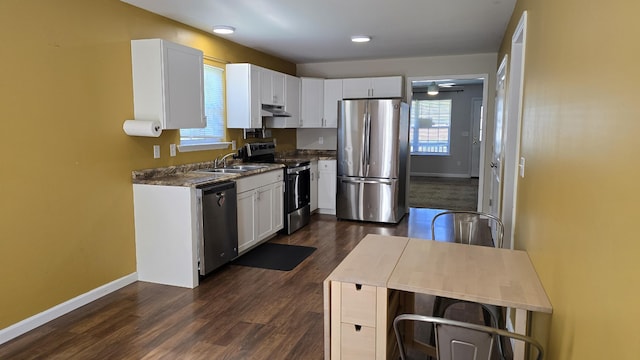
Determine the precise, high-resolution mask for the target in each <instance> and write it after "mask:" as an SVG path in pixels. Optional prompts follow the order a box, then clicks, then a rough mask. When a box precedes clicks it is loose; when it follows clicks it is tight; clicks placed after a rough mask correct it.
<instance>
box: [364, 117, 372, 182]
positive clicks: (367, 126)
mask: <svg viewBox="0 0 640 360" xmlns="http://www.w3.org/2000/svg"><path fill="white" fill-rule="evenodd" d="M364 134H365V135H364V138H365V140H364V159H365V161H364V175H365V176H368V175H369V163H370V161H371V159H370V158H371V114H369V112H367V113H366V114H365V120H364Z"/></svg>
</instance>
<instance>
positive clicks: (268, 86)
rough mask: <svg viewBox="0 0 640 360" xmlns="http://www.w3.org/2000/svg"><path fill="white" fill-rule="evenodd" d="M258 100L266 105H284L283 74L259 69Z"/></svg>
mask: <svg viewBox="0 0 640 360" xmlns="http://www.w3.org/2000/svg"><path fill="white" fill-rule="evenodd" d="M259 71H260V89H261V90H260V98H261V99H262V103H263V104H266V105H282V106H283V105H285V76H284V75H285V74H283V73H280V72H277V71H273V70H269V69H262V68H261V69H260V70H259Z"/></svg>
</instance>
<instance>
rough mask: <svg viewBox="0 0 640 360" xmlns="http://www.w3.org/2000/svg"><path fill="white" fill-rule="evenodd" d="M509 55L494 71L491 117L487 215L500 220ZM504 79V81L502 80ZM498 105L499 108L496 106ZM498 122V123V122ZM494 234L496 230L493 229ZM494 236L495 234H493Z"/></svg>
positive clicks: (505, 56)
mask: <svg viewBox="0 0 640 360" xmlns="http://www.w3.org/2000/svg"><path fill="white" fill-rule="evenodd" d="M508 63H509V55H507V54H505V55H504V57H503V58H502V60H501V61H500V65H499V66H498V71H496V88H495V90H496V92H495V101H494V106H495V109H494V112H493V114H494V116H493V134H492V135H493V141H492V142H491V158H490V164H489V165H490V168H491V177H490V179H491V181H490V186H489V204H488V205H489V206H488V211H487V212H488V213H490V214H491V215H494V216H497V217H499V218H502V209H503V207H502V201H503V199H502V198H503V194H504V154H505V152H506V150H505V137H506V126H507V119H506V117H507V115H506V114H507V109H506V106H507V92H508V88H507V82H508V81H509V72H508V65H507V64H508ZM503 78H504V80H502V79H503ZM498 105H500V106H498ZM498 120H499V121H498ZM498 148H499V150H496V149H498ZM493 231H494V232H495V231H496V229H493ZM494 235H495V234H494Z"/></svg>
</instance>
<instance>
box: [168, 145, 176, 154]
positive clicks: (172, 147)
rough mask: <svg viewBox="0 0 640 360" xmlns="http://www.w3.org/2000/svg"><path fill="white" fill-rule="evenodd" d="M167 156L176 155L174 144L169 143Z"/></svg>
mask: <svg viewBox="0 0 640 360" xmlns="http://www.w3.org/2000/svg"><path fill="white" fill-rule="evenodd" d="M169 156H176V144H170V145H169Z"/></svg>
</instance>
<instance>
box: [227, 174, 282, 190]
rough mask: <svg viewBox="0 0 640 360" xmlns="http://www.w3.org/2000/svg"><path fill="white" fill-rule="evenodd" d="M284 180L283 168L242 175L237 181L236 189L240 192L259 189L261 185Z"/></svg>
mask: <svg viewBox="0 0 640 360" xmlns="http://www.w3.org/2000/svg"><path fill="white" fill-rule="evenodd" d="M283 180H284V171H283V170H282V169H278V170H274V171H269V172H265V173H261V174H256V175H250V176H246V177H241V178H239V179H237V180H235V182H236V191H237V192H238V194H239V193H241V192H244V191H248V190H253V189H257V188H259V187H261V186H265V185H269V184H273V183H275V182H280V181H283Z"/></svg>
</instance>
